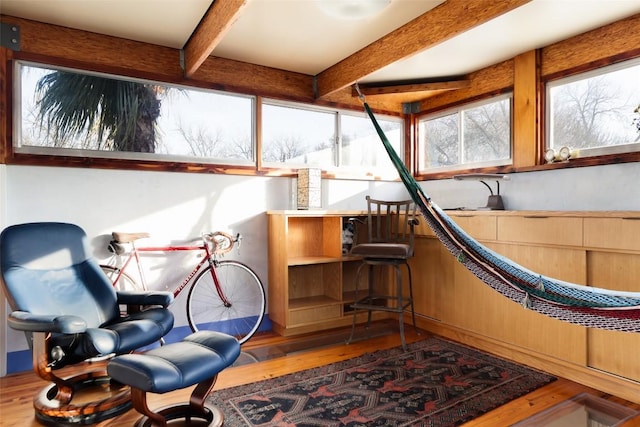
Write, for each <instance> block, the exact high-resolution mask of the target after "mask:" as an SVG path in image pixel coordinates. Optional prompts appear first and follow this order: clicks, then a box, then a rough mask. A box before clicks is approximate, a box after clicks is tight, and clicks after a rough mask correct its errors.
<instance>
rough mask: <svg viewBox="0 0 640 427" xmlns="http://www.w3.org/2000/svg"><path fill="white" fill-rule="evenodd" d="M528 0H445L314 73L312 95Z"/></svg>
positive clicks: (348, 82) (333, 88) (353, 80)
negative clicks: (321, 70) (315, 86)
mask: <svg viewBox="0 0 640 427" xmlns="http://www.w3.org/2000/svg"><path fill="white" fill-rule="evenodd" d="M530 1H531V0H501V1H495V0H473V1H469V0H447V1H445V2H444V3H442V4H440V5H439V6H437V7H435V8H433V9H431V10H430V11H428V12H426V13H424V14H423V15H421V16H419V17H417V18H415V19H414V20H412V21H410V22H408V23H407V24H405V25H403V26H402V27H400V28H398V29H397V30H394V31H392V32H391V33H389V34H387V35H386V36H384V37H382V38H380V39H378V40H376V41H375V42H373V43H371V44H370V45H368V46H366V47H364V48H362V49H360V50H359V51H358V52H356V53H354V54H353V55H351V56H349V57H347V58H345V59H343V60H342V61H340V62H338V63H337V64H335V65H333V66H331V67H329V68H327V69H326V70H325V71H323V72H321V73H320V74H318V75H317V76H316V84H317V90H316V97H317V98H322V97H324V96H327V95H329V94H331V93H333V92H336V91H338V90H341V89H344V88H345V87H348V86H350V85H352V84H354V83H356V82H357V81H358V80H360V79H362V78H364V77H366V76H368V75H369V74H371V73H373V72H375V71H377V70H379V69H381V68H383V67H385V66H387V65H390V64H392V63H394V62H397V61H399V60H401V59H405V58H408V57H410V56H412V55H415V54H417V53H419V52H421V51H423V50H426V49H428V48H430V47H433V46H435V45H437V44H439V43H442V42H444V41H445V40H448V39H450V38H452V37H454V36H456V35H458V34H461V33H464V32H465V31H469V30H471V29H472V28H475V27H477V26H478V25H481V24H483V23H485V22H487V21H490V20H492V19H494V18H497V17H498V16H500V15H502V14H505V13H507V12H509V11H511V10H514V9H516V8H518V7H520V6H522V5H524V4H527V3H529V2H530Z"/></svg>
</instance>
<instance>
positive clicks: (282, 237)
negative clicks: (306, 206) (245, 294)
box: [267, 210, 366, 336]
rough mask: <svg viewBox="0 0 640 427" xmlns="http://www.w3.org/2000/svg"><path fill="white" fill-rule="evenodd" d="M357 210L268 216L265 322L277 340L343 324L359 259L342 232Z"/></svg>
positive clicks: (358, 214)
mask: <svg viewBox="0 0 640 427" xmlns="http://www.w3.org/2000/svg"><path fill="white" fill-rule="evenodd" d="M364 215H366V212H362V211H340V212H336V211H316V210H309V211H298V210H290V211H269V212H267V216H268V227H269V244H268V247H269V318H270V319H271V321H272V322H273V325H274V330H275V331H276V332H278V333H279V334H281V335H285V336H287V335H294V334H300V333H307V332H311V331H316V330H322V329H329V328H334V327H338V326H344V325H348V324H350V323H351V322H352V320H353V318H352V312H350V311H349V304H350V303H352V302H353V300H354V289H355V277H356V271H357V269H358V267H359V266H360V262H361V261H360V259H358V258H354V257H351V256H347V255H344V254H343V253H342V231H343V227H344V225H345V223H346V222H347V221H348V219H349V218H351V217H364Z"/></svg>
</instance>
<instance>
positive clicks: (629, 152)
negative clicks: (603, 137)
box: [541, 56, 640, 165]
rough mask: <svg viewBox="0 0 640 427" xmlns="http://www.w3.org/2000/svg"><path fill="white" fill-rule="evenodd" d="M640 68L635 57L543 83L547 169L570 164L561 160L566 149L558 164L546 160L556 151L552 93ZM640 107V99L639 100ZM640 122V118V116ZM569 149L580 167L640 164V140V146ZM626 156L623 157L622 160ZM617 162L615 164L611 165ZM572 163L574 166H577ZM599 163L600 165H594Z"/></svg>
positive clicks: (552, 77)
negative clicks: (553, 149)
mask: <svg viewBox="0 0 640 427" xmlns="http://www.w3.org/2000/svg"><path fill="white" fill-rule="evenodd" d="M635 67H639V68H640V57H638V56H636V57H631V58H626V59H624V60H620V61H617V62H608V63H606V64H605V65H602V64H596V66H593V67H587V68H584V67H582V68H580V69H579V70H576V71H575V72H572V73H568V74H566V73H565V74H559V75H554V76H551V77H548V78H546V79H543V81H542V83H543V84H544V90H543V93H544V102H543V105H544V114H543V117H544V128H543V129H542V132H543V135H544V141H543V142H542V144H541V145H542V147H541V148H542V152H543V163H546V164H547V165H552V164H553V165H562V164H565V165H566V164H567V162H566V161H565V162H562V161H559V160H561V159H560V150H561V149H562V148H564V147H556V148H557V149H555V158H554V160H549V159H550V158H549V159H547V158H546V153H547V150H549V149H551V148H554V147H552V146H551V143H552V134H553V129H552V124H553V121H554V120H553V117H552V114H553V111H552V110H553V109H552V102H553V101H552V98H551V90H552V89H553V88H555V87H558V86H561V85H563V84H571V83H574V82H577V81H582V80H588V79H591V78H596V77H598V76H602V75H605V74H608V73H613V72H616V71H620V70H624V69H627V68H635ZM638 101H639V103H640V99H639V100H638ZM639 120H640V116H639ZM567 148H568V149H569V151H568V152H569V153H570V155H571V157H570V159H571V160H572V161H573V162H576V163H588V164H609V163H618V162H620V161H622V160H623V159H624V160H626V161H637V159H638V156H640V140H639V141H638V142H632V143H626V144H616V145H611V146H600V147H593V148H577V149H575V148H574V147H567ZM621 156H622V157H621ZM611 159H613V160H614V161H611ZM573 162H572V163H573ZM594 162H596V163H594Z"/></svg>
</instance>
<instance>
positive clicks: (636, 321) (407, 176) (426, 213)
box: [364, 102, 640, 332]
mask: <svg viewBox="0 0 640 427" xmlns="http://www.w3.org/2000/svg"><path fill="white" fill-rule="evenodd" d="M364 107H365V110H366V112H367V114H368V115H369V117H370V119H371V121H372V123H373V126H374V127H375V129H376V131H377V133H378V135H379V137H380V139H381V140H382V143H383V145H384V148H385V150H386V152H387V154H388V155H389V158H390V159H391V161H392V162H393V164H394V166H395V168H396V169H397V170H398V173H399V175H400V179H401V180H402V182H403V183H404V185H405V187H406V189H407V191H408V192H409V194H410V196H411V198H412V200H413V201H414V202H415V203H416V206H418V208H419V210H420V213H421V214H422V217H423V218H424V219H425V221H426V222H427V224H428V225H429V226H430V227H431V229H432V230H433V232H434V233H435V235H436V236H437V237H438V238H439V239H440V241H441V242H442V243H443V244H444V246H445V247H446V248H447V249H448V250H449V251H450V252H451V253H452V254H453V255H454V256H456V259H457V260H458V261H459V262H460V263H462V264H463V265H464V266H465V267H466V268H467V269H469V271H471V272H472V273H473V274H474V275H475V276H476V277H478V278H479V279H480V280H482V281H483V282H484V283H486V284H488V285H489V286H491V287H492V288H493V289H495V290H496V291H498V292H500V293H501V294H503V295H504V296H506V297H508V298H510V299H512V300H513V301H517V302H519V303H521V304H522V305H523V306H525V307H527V308H530V309H533V310H536V311H538V312H540V313H543V314H545V315H548V316H551V317H554V318H558V319H561V320H564V321H568V322H572V323H576V324H580V325H583V326H589V327H597V328H602V329H611V330H622V331H634V332H640V293H638V292H616V291H611V290H608V289H602V288H595V287H587V286H583V285H578V284H573V283H568V282H564V281H561V280H558V279H554V278H550V277H545V276H543V275H540V274H538V273H535V272H533V271H530V270H528V269H526V268H524V267H522V266H521V265H518V264H517V263H515V262H513V261H511V260H509V259H508V258H506V257H504V256H502V255H500V254H497V253H496V252H493V251H492V250H490V249H488V248H487V247H485V246H483V245H482V244H480V243H479V242H478V241H476V240H475V239H473V238H472V237H471V236H469V235H468V234H467V233H466V232H465V231H464V230H463V229H462V228H460V227H459V226H458V225H457V224H456V223H455V222H454V221H453V220H452V219H451V218H450V217H449V216H448V215H447V214H446V213H445V212H444V211H443V210H442V209H441V208H439V207H438V206H437V205H436V204H435V203H433V202H432V200H431V199H430V197H429V196H427V195H426V194H425V193H424V191H423V190H422V187H420V185H419V184H418V183H417V181H416V180H415V179H414V178H413V176H412V175H411V173H410V172H409V170H407V168H406V167H405V165H404V163H403V161H402V160H401V159H400V157H398V155H397V154H396V152H395V151H394V149H393V147H392V146H391V143H390V142H389V140H388V139H387V137H386V135H385V134H384V131H383V130H382V128H381V127H380V125H379V124H378V122H377V120H376V118H375V116H374V114H373V112H372V111H371V108H370V107H369V105H368V104H367V103H366V102H364Z"/></svg>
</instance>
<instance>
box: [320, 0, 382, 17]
mask: <svg viewBox="0 0 640 427" xmlns="http://www.w3.org/2000/svg"><path fill="white" fill-rule="evenodd" d="M389 3H391V0H316V4H317V5H318V7H320V9H322V11H323V12H324V13H326V14H327V15H330V16H333V17H334V18H339V19H353V20H355V19H364V18H368V17H370V16H373V15H376V14H378V13H380V12H382V10H383V9H384V8H385V7H387V6H388V5H389Z"/></svg>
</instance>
